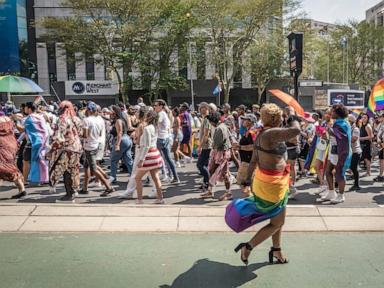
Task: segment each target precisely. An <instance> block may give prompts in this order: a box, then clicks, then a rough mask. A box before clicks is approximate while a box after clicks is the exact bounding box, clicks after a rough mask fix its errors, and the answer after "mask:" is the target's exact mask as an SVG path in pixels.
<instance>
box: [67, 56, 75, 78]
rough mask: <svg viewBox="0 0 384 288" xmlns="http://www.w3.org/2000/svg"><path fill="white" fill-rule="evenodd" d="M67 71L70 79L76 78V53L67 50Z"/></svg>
mask: <svg viewBox="0 0 384 288" xmlns="http://www.w3.org/2000/svg"><path fill="white" fill-rule="evenodd" d="M67 73H68V80H76V60H75V53H73V52H70V51H67Z"/></svg>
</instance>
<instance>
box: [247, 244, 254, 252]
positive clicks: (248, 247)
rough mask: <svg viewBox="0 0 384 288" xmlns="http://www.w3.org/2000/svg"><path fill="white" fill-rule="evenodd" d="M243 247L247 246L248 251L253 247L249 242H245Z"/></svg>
mask: <svg viewBox="0 0 384 288" xmlns="http://www.w3.org/2000/svg"><path fill="white" fill-rule="evenodd" d="M245 248H247V250H248V251H252V249H253V247H252V246H251V244H249V243H245Z"/></svg>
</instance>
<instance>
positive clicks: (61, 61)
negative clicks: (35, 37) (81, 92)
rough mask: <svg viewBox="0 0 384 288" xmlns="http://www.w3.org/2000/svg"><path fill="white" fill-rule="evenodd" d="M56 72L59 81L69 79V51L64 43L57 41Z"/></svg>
mask: <svg viewBox="0 0 384 288" xmlns="http://www.w3.org/2000/svg"><path fill="white" fill-rule="evenodd" d="M56 74H57V81H67V80H68V73H67V52H66V51H65V47H64V44H63V43H56Z"/></svg>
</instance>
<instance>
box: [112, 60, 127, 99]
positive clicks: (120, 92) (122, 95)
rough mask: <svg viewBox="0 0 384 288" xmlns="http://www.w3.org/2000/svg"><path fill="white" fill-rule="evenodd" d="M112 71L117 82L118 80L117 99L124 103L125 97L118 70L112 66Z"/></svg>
mask: <svg viewBox="0 0 384 288" xmlns="http://www.w3.org/2000/svg"><path fill="white" fill-rule="evenodd" d="M113 71H114V72H115V74H116V77H117V82H118V85H119V101H121V102H123V103H124V104H125V103H126V101H125V100H126V99H125V97H124V83H123V80H122V77H121V75H120V73H119V71H118V69H117V68H116V67H113Z"/></svg>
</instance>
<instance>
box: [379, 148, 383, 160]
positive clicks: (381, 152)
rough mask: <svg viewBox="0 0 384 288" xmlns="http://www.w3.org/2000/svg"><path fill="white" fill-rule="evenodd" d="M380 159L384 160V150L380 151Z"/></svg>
mask: <svg viewBox="0 0 384 288" xmlns="http://www.w3.org/2000/svg"><path fill="white" fill-rule="evenodd" d="M379 159H380V160H384V149H381V150H380V151H379Z"/></svg>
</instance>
